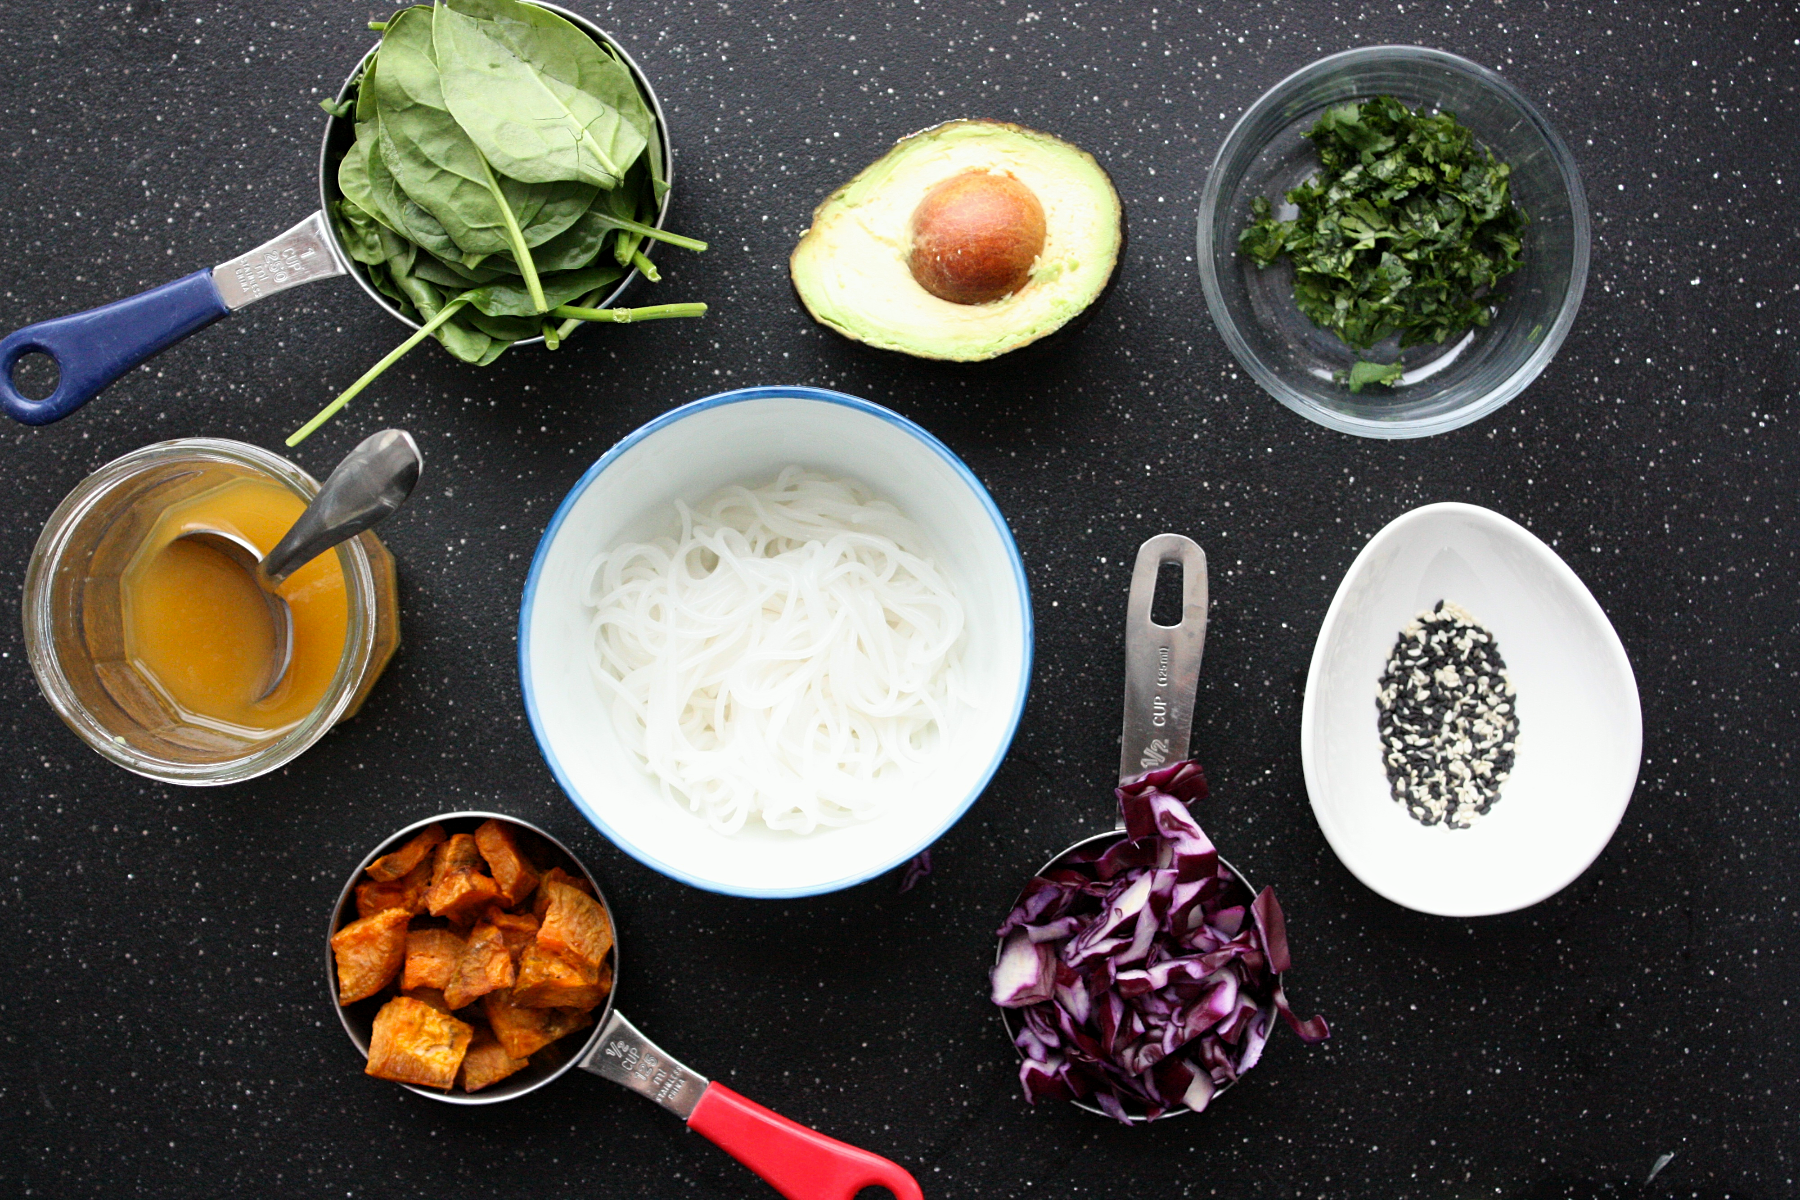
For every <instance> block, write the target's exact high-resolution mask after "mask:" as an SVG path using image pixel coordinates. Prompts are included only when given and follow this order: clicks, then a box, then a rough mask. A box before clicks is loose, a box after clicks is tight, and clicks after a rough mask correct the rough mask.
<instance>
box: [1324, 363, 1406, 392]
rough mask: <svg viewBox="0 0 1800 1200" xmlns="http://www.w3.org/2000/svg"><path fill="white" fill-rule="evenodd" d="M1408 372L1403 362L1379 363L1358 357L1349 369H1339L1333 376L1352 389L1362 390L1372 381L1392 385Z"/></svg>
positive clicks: (1384, 385)
mask: <svg viewBox="0 0 1800 1200" xmlns="http://www.w3.org/2000/svg"><path fill="white" fill-rule="evenodd" d="M1404 374H1406V364H1405V363H1403V362H1391V363H1378V362H1365V361H1363V360H1362V359H1357V360H1356V362H1355V364H1354V365H1352V366H1351V368H1350V369H1349V370H1348V371H1339V372H1338V373H1337V374H1336V375H1334V376H1332V378H1334V379H1336V380H1337V381H1338V382H1339V383H1347V384H1349V385H1350V390H1351V391H1353V392H1360V391H1362V390H1363V389H1364V388H1366V387H1368V386H1369V385H1370V384H1371V383H1379V384H1381V385H1382V386H1383V387H1389V386H1392V385H1393V384H1394V383H1395V382H1397V381H1398V380H1399V378H1400V376H1402V375H1404Z"/></svg>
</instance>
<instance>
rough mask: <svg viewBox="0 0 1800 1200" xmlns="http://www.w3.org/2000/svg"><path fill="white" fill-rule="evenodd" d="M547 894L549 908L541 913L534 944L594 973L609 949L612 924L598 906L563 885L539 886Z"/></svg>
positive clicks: (590, 899)
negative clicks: (585, 966) (542, 915)
mask: <svg viewBox="0 0 1800 1200" xmlns="http://www.w3.org/2000/svg"><path fill="white" fill-rule="evenodd" d="M543 887H544V890H546V891H548V892H549V893H550V905H549V907H548V908H547V909H545V911H544V921H543V924H542V925H541V926H540V927H539V928H538V937H537V940H538V945H539V946H541V947H542V948H543V949H545V950H548V951H549V952H550V953H551V954H555V955H557V956H559V957H561V958H566V959H568V960H569V961H570V962H574V963H585V964H586V965H587V966H588V967H589V968H590V969H594V970H597V969H598V968H599V966H600V963H601V961H602V960H603V959H605V957H606V952H607V951H608V950H611V949H612V944H613V932H612V921H611V920H610V919H608V917H607V915H606V909H605V908H604V907H603V906H602V905H601V903H600V902H599V901H598V900H596V899H594V898H593V897H592V896H590V895H588V894H587V893H586V892H582V891H578V890H577V889H575V888H572V887H570V886H569V885H568V884H566V883H559V882H554V881H552V882H549V883H545V884H544V885H543Z"/></svg>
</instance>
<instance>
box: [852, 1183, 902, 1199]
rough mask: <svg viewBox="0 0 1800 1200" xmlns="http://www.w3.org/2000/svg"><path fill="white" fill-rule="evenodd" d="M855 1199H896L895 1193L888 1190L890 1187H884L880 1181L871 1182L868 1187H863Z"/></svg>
mask: <svg viewBox="0 0 1800 1200" xmlns="http://www.w3.org/2000/svg"><path fill="white" fill-rule="evenodd" d="M855 1200H894V1193H892V1192H890V1191H888V1189H886V1188H884V1187H882V1186H881V1185H880V1184H879V1183H871V1184H870V1185H869V1186H868V1187H866V1188H863V1189H862V1190H861V1191H859V1192H857V1193H856V1196H855Z"/></svg>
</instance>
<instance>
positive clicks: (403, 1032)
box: [364, 996, 475, 1088]
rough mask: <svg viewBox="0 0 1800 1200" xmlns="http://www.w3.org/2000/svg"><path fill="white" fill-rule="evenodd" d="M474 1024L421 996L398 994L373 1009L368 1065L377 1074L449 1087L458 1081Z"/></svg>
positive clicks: (378, 1075) (396, 1080) (426, 1085)
mask: <svg viewBox="0 0 1800 1200" xmlns="http://www.w3.org/2000/svg"><path fill="white" fill-rule="evenodd" d="M474 1036H475V1030H474V1029H473V1028H472V1027H471V1026H468V1025H465V1024H463V1023H462V1022H461V1021H459V1020H457V1019H456V1018H455V1017H453V1016H451V1015H450V1014H449V1013H444V1012H439V1011H438V1010H437V1009H435V1008H433V1007H431V1005H429V1004H427V1003H425V1002H424V1001H423V1000H415V999H413V998H412V997H411V996H395V997H394V998H393V999H392V1000H389V1001H388V1002H387V1003H386V1004H384V1005H382V1006H381V1011H380V1012H378V1013H376V1014H375V1032H374V1033H373V1035H372V1036H370V1038H369V1065H368V1066H367V1067H365V1068H364V1070H365V1071H366V1072H367V1073H368V1074H370V1075H373V1076H375V1077H376V1078H377V1079H392V1080H394V1081H395V1082H396V1083H416V1084H418V1085H419V1086H421V1087H435V1088H448V1087H449V1086H450V1085H451V1084H452V1083H455V1082H456V1070H457V1068H458V1067H460V1066H462V1060H463V1055H465V1054H467V1053H468V1050H469V1042H470V1041H471V1040H472V1039H473V1038H474Z"/></svg>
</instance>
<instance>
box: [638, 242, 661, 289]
mask: <svg viewBox="0 0 1800 1200" xmlns="http://www.w3.org/2000/svg"><path fill="white" fill-rule="evenodd" d="M631 265H632V266H634V267H636V268H637V269H638V270H640V271H642V272H643V273H644V278H645V279H648V280H649V281H650V282H651V283H661V282H662V272H661V271H659V270H657V269H656V264H655V263H653V262H651V261H650V260H649V259H647V258H645V257H644V252H643V251H642V250H633V251H632V252H631Z"/></svg>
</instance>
